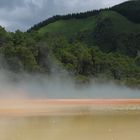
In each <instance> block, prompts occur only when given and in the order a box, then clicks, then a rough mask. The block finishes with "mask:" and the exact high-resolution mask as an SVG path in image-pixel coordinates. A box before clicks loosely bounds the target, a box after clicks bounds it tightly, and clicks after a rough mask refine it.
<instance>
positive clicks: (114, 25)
mask: <svg viewBox="0 0 140 140" xmlns="http://www.w3.org/2000/svg"><path fill="white" fill-rule="evenodd" d="M139 10H140V1H138V0H137V1H128V2H125V3H122V4H120V5H117V6H114V7H112V8H109V9H102V10H94V11H89V12H85V13H79V14H69V15H65V16H54V17H52V18H50V19H47V20H45V21H43V22H40V23H39V24H37V25H35V26H33V27H32V28H31V29H29V30H28V32H21V31H19V30H17V31H16V32H15V33H10V32H6V31H5V29H4V28H2V27H1V28H0V56H1V63H0V64H1V65H0V68H1V69H8V70H11V71H13V72H15V73H21V72H23V71H26V72H31V73H32V72H37V73H38V72H39V73H45V74H51V73H53V72H54V71H55V72H56V71H57V73H63V70H64V69H65V70H67V71H68V72H69V74H70V75H72V76H74V77H75V78H76V79H77V80H78V81H82V82H87V81H88V80H89V79H90V78H96V79H102V80H104V79H108V80H114V81H117V82H119V83H120V82H121V83H125V84H127V85H131V86H132V85H133V86H137V87H140V23H139V14H138V13H137V12H139ZM62 69H63V70H62Z"/></svg>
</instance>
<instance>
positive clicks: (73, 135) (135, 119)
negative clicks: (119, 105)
mask: <svg viewBox="0 0 140 140" xmlns="http://www.w3.org/2000/svg"><path fill="white" fill-rule="evenodd" d="M0 140H140V112H139V111H138V110H137V111H129V112H123V111H120V112H119V111H118V112H113V111H112V112H107V111H106V112H101V113H96V112H95V113H93V114H92V115H75V116H74V115H71V116H63V115H61V116H39V117H0Z"/></svg>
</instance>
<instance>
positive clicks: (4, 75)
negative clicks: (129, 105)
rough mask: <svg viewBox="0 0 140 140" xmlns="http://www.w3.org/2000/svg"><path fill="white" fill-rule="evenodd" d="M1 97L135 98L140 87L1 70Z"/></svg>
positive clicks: (139, 93)
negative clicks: (80, 82) (134, 87)
mask: <svg viewBox="0 0 140 140" xmlns="http://www.w3.org/2000/svg"><path fill="white" fill-rule="evenodd" d="M0 98H1V99H5V98H6V99H20V98H21V99H24V98H25V99H92V98H93V99H97V98H98V99H135V98H140V90H138V89H130V88H128V87H125V86H118V85H115V84H114V83H112V82H110V83H96V82H94V80H93V81H92V82H91V83H89V84H86V85H84V84H82V85H76V84H75V81H74V80H73V79H72V78H71V77H69V75H67V74H66V75H64V76H60V75H59V74H54V75H51V76H46V75H41V74H25V73H24V74H23V73H22V74H20V75H18V74H13V73H11V72H9V71H4V70H1V71H0Z"/></svg>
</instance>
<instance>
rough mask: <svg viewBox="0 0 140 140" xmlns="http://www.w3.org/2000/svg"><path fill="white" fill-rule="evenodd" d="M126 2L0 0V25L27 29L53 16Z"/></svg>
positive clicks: (109, 0) (112, 0)
mask: <svg viewBox="0 0 140 140" xmlns="http://www.w3.org/2000/svg"><path fill="white" fill-rule="evenodd" d="M124 1H126V0H0V25H1V26H3V27H5V29H6V30H8V31H15V30H17V29H20V30H22V31H26V30H27V29H28V28H30V27H31V26H33V25H34V24H37V23H39V22H41V21H43V20H45V19H47V18H49V17H51V16H53V15H56V14H57V15H58V14H67V13H74V12H83V11H87V10H93V9H99V8H105V7H111V6H113V5H116V4H119V3H121V2H124Z"/></svg>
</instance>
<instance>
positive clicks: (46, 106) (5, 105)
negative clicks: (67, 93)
mask: <svg viewBox="0 0 140 140" xmlns="http://www.w3.org/2000/svg"><path fill="white" fill-rule="evenodd" d="M125 108H127V110H128V109H129V108H131V109H140V99H46V100H42V99H40V100H29V99H28V100H26V99H24V100H21V99H20V100H0V116H41V115H72V114H78V115H79V114H80V113H81V110H82V112H83V110H84V113H85V112H86V113H87V112H88V111H89V109H90V111H91V112H92V111H95V110H96V111H98V110H100V111H101V110H106V109H114V110H118V109H121V110H123V109H124V110H125ZM88 113H89V112H88Z"/></svg>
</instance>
